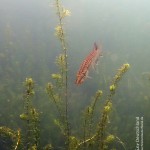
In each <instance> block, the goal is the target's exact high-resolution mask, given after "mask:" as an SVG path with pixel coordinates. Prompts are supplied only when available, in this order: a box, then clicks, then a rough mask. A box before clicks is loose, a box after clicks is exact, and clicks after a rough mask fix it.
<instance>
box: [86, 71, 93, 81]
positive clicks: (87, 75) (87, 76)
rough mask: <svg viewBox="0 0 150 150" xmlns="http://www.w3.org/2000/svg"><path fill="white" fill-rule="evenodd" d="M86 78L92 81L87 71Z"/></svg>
mask: <svg viewBox="0 0 150 150" xmlns="http://www.w3.org/2000/svg"><path fill="white" fill-rule="evenodd" d="M86 78H88V79H92V77H90V76H89V71H87V72H86Z"/></svg>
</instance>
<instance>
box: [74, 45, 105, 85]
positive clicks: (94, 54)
mask: <svg viewBox="0 0 150 150" xmlns="http://www.w3.org/2000/svg"><path fill="white" fill-rule="evenodd" d="M101 53H102V51H101V50H100V49H99V48H98V46H97V44H96V43H94V49H93V50H92V51H91V53H90V54H89V55H88V56H87V57H86V58H85V59H84V61H83V62H82V64H81V66H80V68H79V71H78V72H77V76H76V81H75V84H77V85H80V84H82V83H83V82H84V80H85V79H86V78H87V77H88V72H89V69H90V67H91V66H92V67H93V68H94V67H95V65H96V64H97V61H98V59H99V57H100V56H101V55H102V54H101Z"/></svg>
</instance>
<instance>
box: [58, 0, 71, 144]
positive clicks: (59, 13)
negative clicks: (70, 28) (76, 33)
mask: <svg viewBox="0 0 150 150" xmlns="http://www.w3.org/2000/svg"><path fill="white" fill-rule="evenodd" d="M56 7H57V13H58V18H59V26H60V28H61V36H60V37H59V38H60V41H61V46H62V49H63V53H64V56H65V66H64V67H65V74H64V76H65V81H64V88H65V89H64V99H65V124H66V136H67V145H69V136H70V129H69V122H68V60H67V46H66V40H65V34H64V29H63V23H62V16H61V7H60V2H59V0H56Z"/></svg>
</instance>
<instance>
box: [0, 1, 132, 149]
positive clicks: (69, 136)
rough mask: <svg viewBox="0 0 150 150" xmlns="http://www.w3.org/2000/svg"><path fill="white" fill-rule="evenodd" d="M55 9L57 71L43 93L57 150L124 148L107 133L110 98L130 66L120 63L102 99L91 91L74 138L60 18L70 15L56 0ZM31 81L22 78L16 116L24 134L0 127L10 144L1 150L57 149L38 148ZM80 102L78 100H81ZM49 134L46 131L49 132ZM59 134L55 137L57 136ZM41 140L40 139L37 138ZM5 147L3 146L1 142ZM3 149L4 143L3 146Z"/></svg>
mask: <svg viewBox="0 0 150 150" xmlns="http://www.w3.org/2000/svg"><path fill="white" fill-rule="evenodd" d="M55 2H56V3H55V6H56V10H57V16H58V25H57V26H56V28H55V35H56V36H57V38H58V39H59V41H60V44H61V47H62V51H61V52H60V54H59V56H57V57H56V60H55V63H56V65H57V68H58V72H57V73H53V74H51V81H50V82H48V83H47V84H46V93H47V95H48V97H49V99H50V101H52V102H53V104H54V105H55V107H56V109H57V112H58V115H57V117H56V118H55V119H54V120H53V121H54V124H55V125H56V126H57V127H58V128H59V129H60V135H63V136H62V141H64V144H63V147H61V149H66V150H83V149H87V150H90V149H97V150H107V149H108V150H110V149H112V150H115V146H114V145H113V144H112V143H114V142H118V143H120V145H121V146H122V149H125V144H124V143H123V142H122V141H121V140H120V138H118V137H117V136H116V135H113V134H111V133H109V132H110V131H109V132H108V130H107V127H108V122H109V117H110V116H109V114H110V112H111V110H112V108H113V96H114V94H115V93H116V90H117V88H118V83H119V81H120V80H121V79H122V77H123V75H124V74H125V73H126V72H127V71H128V69H129V68H130V65H129V64H128V63H126V64H123V65H122V66H121V67H120V68H119V69H118V71H117V73H116V74H115V76H114V77H113V78H112V82H111V84H110V86H109V93H108V95H107V96H106V97H104V96H103V93H105V91H102V90H100V89H98V90H97V91H96V92H95V95H94V96H93V98H92V100H91V102H90V104H89V105H88V106H87V107H86V108H85V110H84V113H83V117H82V118H83V122H82V129H80V130H81V131H80V132H81V134H82V136H78V135H75V134H74V132H73V130H74V129H73V127H71V119H70V118H69V109H68V108H69V100H70V99H69V95H68V90H69V89H68V71H69V70H68V55H67V52H68V48H67V39H66V34H65V31H64V27H63V26H64V23H63V21H64V19H65V17H66V16H69V15H70V14H71V13H70V11H69V10H67V9H65V8H64V7H62V5H61V3H60V0H55ZM34 86H35V81H34V80H33V79H32V78H26V80H25V82H24V87H25V92H24V95H23V100H24V111H23V112H22V114H20V119H22V121H24V126H25V128H24V129H25V131H22V130H21V129H18V130H17V131H13V130H12V129H9V128H7V127H4V126H3V127H0V138H1V139H2V140H5V141H6V142H8V143H9V144H8V145H10V147H9V148H3V149H14V150H19V149H21V150H22V149H24V150H40V149H45V150H51V149H59V145H58V146H55V145H53V143H49V144H48V145H46V146H45V147H43V148H42V146H41V145H40V115H39V112H38V111H37V109H36V108H35V107H34V106H33V104H32V99H33V97H34V95H35V94H36V93H35V91H34ZM102 98H103V99H105V102H104V105H103V109H102V110H101V113H100V114H99V117H98V118H97V120H95V117H94V116H95V110H96V107H98V105H99V104H98V101H99V100H100V99H102ZM81 99H82V98H81ZM49 132H50V131H49ZM60 135H57V136H58V137H59V136H60ZM41 140H42V139H41ZM2 144H3V145H5V144H4V143H2ZM5 146H6V147H7V144H6V145H5Z"/></svg>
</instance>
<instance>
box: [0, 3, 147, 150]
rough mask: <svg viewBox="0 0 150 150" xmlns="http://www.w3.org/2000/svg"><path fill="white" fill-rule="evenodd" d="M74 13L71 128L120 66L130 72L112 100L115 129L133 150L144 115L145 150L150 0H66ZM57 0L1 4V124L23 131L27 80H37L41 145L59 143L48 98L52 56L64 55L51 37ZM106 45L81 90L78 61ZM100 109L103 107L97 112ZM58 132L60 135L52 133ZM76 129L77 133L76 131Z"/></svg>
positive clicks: (70, 24) (70, 21) (69, 26)
mask: <svg viewBox="0 0 150 150" xmlns="http://www.w3.org/2000/svg"><path fill="white" fill-rule="evenodd" d="M62 3H63V5H64V6H65V7H66V8H67V9H69V10H70V11H71V16H70V17H68V18H66V19H65V22H64V26H65V31H66V35H67V41H68V49H69V51H68V59H69V92H70V109H69V111H70V116H71V117H70V118H72V119H70V120H71V121H72V126H73V127H74V130H76V129H78V126H79V121H80V119H79V117H78V116H79V115H81V113H82V110H83V109H84V108H85V106H86V105H87V104H89V102H90V98H91V97H92V95H93V94H94V93H95V91H96V90H97V89H101V90H103V91H104V95H107V93H108V88H109V84H110V83H111V80H112V77H113V75H114V74H115V73H116V70H117V69H118V68H119V67H120V66H121V65H122V64H123V63H129V64H130V65H131V69H130V71H129V72H128V73H127V74H126V75H125V77H124V78H123V80H122V81H120V84H119V88H118V90H117V93H116V95H115V97H114V101H113V102H114V103H113V104H114V105H113V106H114V108H113V114H112V118H111V125H110V131H111V132H112V133H114V134H116V135H118V136H119V137H120V138H121V139H122V140H123V141H124V142H125V144H126V146H127V149H129V150H133V149H135V136H136V135H135V123H136V121H135V117H137V116H138V117H142V116H143V117H144V149H145V150H147V149H148V148H149V143H148V142H149V139H150V117H149V116H150V109H149V108H150V92H149V91H150V80H149V79H148V75H143V74H144V73H145V72H150V65H149V64H150V58H149V57H150V16H149V14H150V9H149V6H150V1H148V0H143V1H141V0H92V1H90V0H74V1H73V0H72V1H70V0H63V1H62ZM53 4H54V1H43V0H13V1H10V0H5V1H4V0H0V126H8V127H10V128H12V129H18V128H19V127H22V121H20V119H19V115H20V114H21V113H22V109H23V102H22V92H23V86H22V83H23V81H24V80H25V78H26V77H32V78H33V79H34V80H35V81H36V89H35V90H36V92H37V95H36V96H35V99H34V104H35V106H36V107H37V108H38V110H39V111H40V112H41V128H42V129H41V137H42V141H41V144H42V145H45V144H47V143H50V142H52V143H54V144H57V143H61V141H60V139H59V138H58V135H57V133H58V129H57V128H56V127H54V126H53V121H52V118H54V116H55V115H54V114H55V113H56V111H55V109H54V108H53V104H52V103H51V102H50V101H49V100H48V98H47V96H46V94H45V85H46V83H47V82H48V81H49V80H50V74H51V73H55V72H57V69H56V66H55V63H54V61H55V57H56V56H57V55H58V54H59V52H60V51H61V49H60V43H59V41H58V40H57V38H56V37H55V36H54V28H55V26H56V25H57V23H58V22H57V16H56V10H55V6H54V5H53ZM95 41H96V42H97V43H98V44H99V43H101V44H102V49H103V58H101V60H100V63H99V66H98V73H96V72H94V71H91V72H90V76H91V77H92V79H87V80H86V81H85V83H84V84H83V85H81V86H80V87H77V86H76V85H74V80H75V76H76V72H77V70H78V68H79V65H80V63H81V62H82V60H83V59H84V58H85V56H86V55H87V54H88V53H89V52H90V50H91V49H92V48H93V43H94V42H95ZM97 111H99V110H97ZM54 129H55V131H54ZM78 132H79V131H78Z"/></svg>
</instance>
